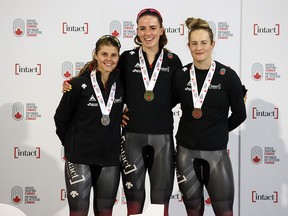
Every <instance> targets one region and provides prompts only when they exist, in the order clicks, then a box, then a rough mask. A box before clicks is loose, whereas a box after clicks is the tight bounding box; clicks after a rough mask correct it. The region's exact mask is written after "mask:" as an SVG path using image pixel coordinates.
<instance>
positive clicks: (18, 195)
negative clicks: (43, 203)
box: [11, 186, 40, 205]
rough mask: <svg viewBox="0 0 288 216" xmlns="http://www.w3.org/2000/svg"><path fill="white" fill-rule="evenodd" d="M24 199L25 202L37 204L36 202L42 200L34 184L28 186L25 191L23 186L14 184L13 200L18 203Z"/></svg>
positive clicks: (12, 190)
mask: <svg viewBox="0 0 288 216" xmlns="http://www.w3.org/2000/svg"><path fill="white" fill-rule="evenodd" d="M23 200H24V202H25V204H36V202H38V201H40V198H38V196H37V190H36V189H35V188H34V187H32V186H28V187H25V189H24V191H23V189H22V187H20V186H14V187H13V188H12V189H11V201H12V202H13V203H14V204H17V205H18V204H20V203H21V202H22V201H23Z"/></svg>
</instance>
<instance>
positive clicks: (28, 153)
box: [14, 147, 41, 159]
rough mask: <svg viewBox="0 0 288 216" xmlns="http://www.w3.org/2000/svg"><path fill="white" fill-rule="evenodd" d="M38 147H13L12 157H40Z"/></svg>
mask: <svg viewBox="0 0 288 216" xmlns="http://www.w3.org/2000/svg"><path fill="white" fill-rule="evenodd" d="M40 152H41V151H40V147H36V148H35V150H27V149H22V148H19V147H14V158H16V159H18V158H20V157H21V158H23V157H34V158H36V159H40V155H41V154H40Z"/></svg>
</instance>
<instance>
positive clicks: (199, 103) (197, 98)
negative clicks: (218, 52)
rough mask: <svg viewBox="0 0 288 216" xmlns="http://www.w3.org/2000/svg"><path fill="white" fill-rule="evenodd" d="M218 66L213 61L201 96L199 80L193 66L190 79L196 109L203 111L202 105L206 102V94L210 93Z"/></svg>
mask: <svg viewBox="0 0 288 216" xmlns="http://www.w3.org/2000/svg"><path fill="white" fill-rule="evenodd" d="M215 67H216V64H215V62H214V61H212V63H211V66H210V68H209V71H208V74H207V76H206V78H205V81H204V84H203V86H202V89H201V91H200V95H198V87H197V80H196V74H195V66H194V64H192V65H191V68H190V79H191V87H192V99H193V103H194V108H199V109H201V107H202V104H203V102H204V99H205V97H206V94H207V92H208V89H209V86H210V83H211V80H212V78H213V75H214V72H215Z"/></svg>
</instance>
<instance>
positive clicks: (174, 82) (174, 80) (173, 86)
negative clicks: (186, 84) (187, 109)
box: [171, 55, 183, 107]
mask: <svg viewBox="0 0 288 216" xmlns="http://www.w3.org/2000/svg"><path fill="white" fill-rule="evenodd" d="M175 56H176V58H175V63H174V65H175V69H174V71H173V75H172V81H171V91H172V94H171V95H172V107H175V106H176V105H177V104H178V103H180V99H179V95H178V93H177V92H178V91H177V80H178V79H179V78H178V76H179V73H181V71H182V67H183V65H182V62H181V60H180V58H179V57H178V56H177V55H175Z"/></svg>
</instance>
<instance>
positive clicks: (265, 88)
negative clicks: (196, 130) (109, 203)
mask: <svg viewBox="0 0 288 216" xmlns="http://www.w3.org/2000/svg"><path fill="white" fill-rule="evenodd" d="M285 4H286V3H285V1H280V0H275V1H268V0H265V1H257V0H253V1H251V0H249V1H248V0H242V1H241V0H234V1H230V0H218V1H213V0H201V1H200V0H192V1H191V0H183V1H179V2H176V1H167V0H158V1H152V0H146V1H144V0H138V1H137V0H124V1H115V0H111V1H109V2H108V1H90V0H84V1H67V0H63V1H57V2H56V1H52V2H49V3H47V2H44V1H36V0H30V1H15V0H9V1H8V0H2V2H1V7H0V13H1V17H2V19H1V21H0V22H1V40H0V47H1V48H0V55H1V56H0V57H1V65H2V73H1V77H2V80H1V85H0V92H1V93H0V94H1V95H0V145H1V149H0V172H1V175H0V176H1V181H0V194H1V196H0V203H2V204H3V205H1V206H11V207H14V209H15V208H16V209H19V212H20V211H21V212H23V213H24V214H25V215H27V216H39V215H45V216H64V215H68V205H67V200H66V198H67V196H69V194H66V191H65V183H64V172H63V171H64V162H63V148H62V146H61V144H60V141H59V139H58V137H57V136H56V134H55V126H54V121H53V115H54V112H55V109H56V106H57V105H58V103H59V101H60V98H61V95H62V93H61V85H62V82H63V80H65V79H67V78H70V77H71V76H75V75H76V74H77V73H78V72H79V70H80V69H81V68H82V67H83V65H84V64H85V62H86V61H89V60H90V59H91V53H92V49H93V48H94V45H95V42H96V40H97V39H98V38H99V37H100V36H101V35H104V34H113V35H114V36H117V37H118V38H119V39H120V41H121V42H122V51H124V50H126V49H131V48H133V47H134V46H135V44H134V42H133V37H134V36H135V32H136V23H135V19H136V15H137V13H138V11H140V10H141V9H142V8H146V7H155V8H157V9H159V11H160V12H161V13H162V16H163V17H164V26H165V30H166V33H167V36H168V40H169V42H168V46H167V48H168V49H170V50H172V51H173V52H175V53H177V54H178V55H179V57H180V58H181V59H182V61H183V64H187V63H188V62H190V61H191V57H190V53H189V50H188V48H187V45H186V44H187V29H186V27H185V25H184V23H185V19H186V18H187V17H192V16H193V17H201V18H204V19H206V20H208V21H209V23H210V25H211V27H212V28H213V31H214V33H215V40H216V47H215V50H214V53H213V55H214V59H215V60H218V61H220V62H222V63H224V64H226V65H228V66H230V67H232V68H233V69H235V70H236V71H237V73H238V74H239V76H240V77H241V79H242V81H243V83H244V84H245V85H246V87H247V88H248V100H247V113H248V117H247V120H246V121H245V123H244V124H243V125H242V126H241V127H239V128H238V129H236V130H235V131H233V132H232V133H231V134H230V141H229V149H228V150H229V154H230V157H231V159H232V163H233V169H234V177H235V185H236V194H235V215H241V216H248V215H262V216H270V215H275V216H284V215H287V209H288V185H287V183H288V174H287V164H288V159H287V155H288V143H287V142H288V133H287V129H288V127H287V118H288V116H287V115H288V114H287V112H286V111H287V110H288V107H287V106H288V104H287V101H286V99H287V96H286V97H285V95H287V93H286V90H285V83H286V82H287V71H288V67H287V63H285V61H286V59H284V56H285V55H286V51H287V48H288V43H287V37H288V30H287V29H288V27H287V21H288V15H287V12H286V8H285V7H284V6H285ZM286 6H287V4H286ZM283 91H285V92H283ZM285 110H286V111H285ZM173 111H174V117H175V132H176V130H177V125H178V121H179V118H180V116H181V110H180V108H179V106H177V107H175V108H174V109H173ZM147 181H148V179H147ZM147 188H149V184H148V183H147ZM204 193H205V204H206V205H205V215H206V216H208V215H214V214H213V211H212V208H211V203H210V201H209V196H208V194H207V192H206V191H204ZM149 202H150V199H149V193H148V196H147V201H146V205H145V212H148V209H149V212H150V213H149V215H157V213H156V210H155V212H154V213H151V212H153V205H150V204H149ZM1 206H0V208H1ZM1 212H3V209H2V210H1ZM4 212H5V211H4ZM284 212H285V214H284ZM1 215H2V213H1ZM19 215H20V214H19ZM21 215H22V213H21ZM89 215H93V213H92V208H91V212H90V214H89ZM114 215H117V216H121V215H126V203H125V195H124V193H123V186H122V183H121V184H120V185H119V191H118V195H117V199H116V201H115V210H114ZM146 215H148V213H147V214H146ZM170 215H172V216H179V215H185V210H184V205H183V202H182V199H181V194H180V193H179V189H178V186H177V183H176V181H175V187H174V191H173V194H172V196H171V206H170Z"/></svg>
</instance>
